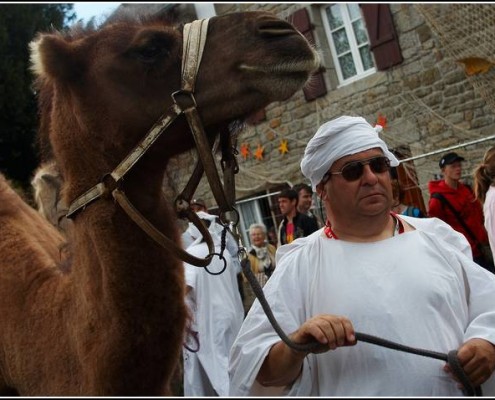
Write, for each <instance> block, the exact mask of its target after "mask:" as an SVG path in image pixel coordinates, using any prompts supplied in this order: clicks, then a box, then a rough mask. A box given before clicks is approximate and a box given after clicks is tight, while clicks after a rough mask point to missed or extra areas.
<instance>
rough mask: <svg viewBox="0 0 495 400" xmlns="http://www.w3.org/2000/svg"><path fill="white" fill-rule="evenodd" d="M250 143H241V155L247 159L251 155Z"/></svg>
mask: <svg viewBox="0 0 495 400" xmlns="http://www.w3.org/2000/svg"><path fill="white" fill-rule="evenodd" d="M249 153H250V151H249V144H247V143H243V144H242V145H241V156H242V158H244V159H245V160H246V159H247V158H248V157H249Z"/></svg>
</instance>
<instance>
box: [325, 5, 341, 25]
mask: <svg viewBox="0 0 495 400" xmlns="http://www.w3.org/2000/svg"><path fill="white" fill-rule="evenodd" d="M327 18H328V23H329V24H330V29H331V30H334V29H337V28H338V27H340V26H342V25H343V24H344V23H343V22H342V14H341V13H340V7H339V5H338V4H334V5H333V6H331V7H328V8H327Z"/></svg>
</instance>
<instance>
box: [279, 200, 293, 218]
mask: <svg viewBox="0 0 495 400" xmlns="http://www.w3.org/2000/svg"><path fill="white" fill-rule="evenodd" d="M278 206H279V208H280V212H281V213H282V214H283V215H288V214H290V213H291V212H292V210H294V209H295V208H296V200H295V199H294V200H290V199H288V198H287V197H279V198H278Z"/></svg>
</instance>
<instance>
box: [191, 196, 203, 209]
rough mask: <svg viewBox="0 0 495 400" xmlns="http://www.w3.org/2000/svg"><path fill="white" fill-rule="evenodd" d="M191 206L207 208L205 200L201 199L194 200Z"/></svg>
mask: <svg viewBox="0 0 495 400" xmlns="http://www.w3.org/2000/svg"><path fill="white" fill-rule="evenodd" d="M191 205H198V206H201V207H205V208H206V203H205V201H204V200H203V199H200V198H197V199H193V200H192V201H191Z"/></svg>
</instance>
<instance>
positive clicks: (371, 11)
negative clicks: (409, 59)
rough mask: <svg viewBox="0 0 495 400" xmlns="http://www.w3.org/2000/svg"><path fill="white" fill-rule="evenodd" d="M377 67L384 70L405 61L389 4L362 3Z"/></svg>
mask: <svg viewBox="0 0 495 400" xmlns="http://www.w3.org/2000/svg"><path fill="white" fill-rule="evenodd" d="M360 6H361V10H362V11H363V17H364V20H365V22H366V27H367V29H368V36H369V39H370V50H371V51H372V52H373V54H374V55H375V62H376V68H377V69H378V70H379V71H384V70H386V69H389V68H390V67H393V66H394V65H397V64H400V63H401V62H402V61H403V58H402V54H401V51H400V47H399V40H398V38H397V33H396V32H395V26H394V23H393V20H392V14H391V12H390V6H389V5H388V4H360Z"/></svg>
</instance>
